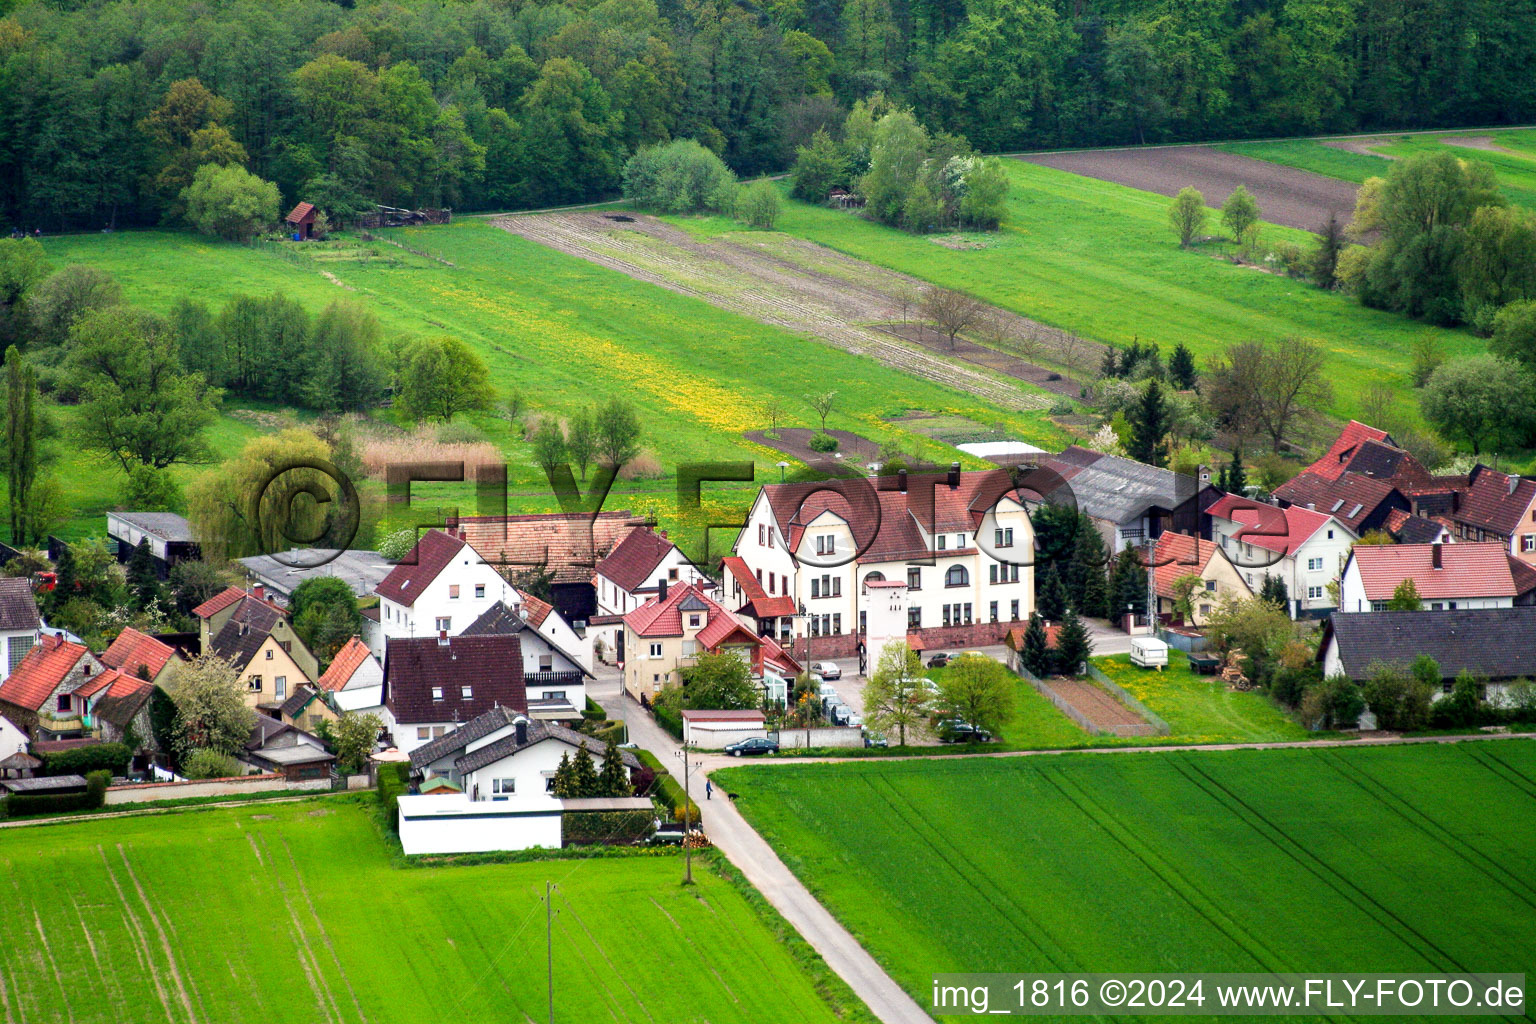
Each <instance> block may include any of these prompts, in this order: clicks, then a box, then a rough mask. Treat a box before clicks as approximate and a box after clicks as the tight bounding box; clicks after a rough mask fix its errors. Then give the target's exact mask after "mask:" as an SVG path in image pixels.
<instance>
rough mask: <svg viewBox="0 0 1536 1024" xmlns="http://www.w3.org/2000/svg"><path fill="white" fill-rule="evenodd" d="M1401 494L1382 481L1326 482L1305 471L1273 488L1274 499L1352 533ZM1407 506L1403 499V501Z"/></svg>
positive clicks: (1352, 476) (1353, 477) (1349, 477)
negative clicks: (1319, 515)
mask: <svg viewBox="0 0 1536 1024" xmlns="http://www.w3.org/2000/svg"><path fill="white" fill-rule="evenodd" d="M1394 494H1395V495H1398V496H1399V497H1400V498H1401V495H1402V491H1400V490H1398V489H1397V488H1396V487H1394V486H1393V485H1392V484H1390V483H1388V482H1387V481H1385V480H1378V479H1376V478H1375V477H1369V476H1363V475H1361V474H1359V473H1344V474H1342V475H1340V476H1338V477H1337V478H1333V479H1329V478H1327V477H1322V476H1319V475H1318V474H1316V473H1314V472H1312V471H1311V470H1307V471H1306V472H1304V473H1302V474H1300V475H1299V476H1297V477H1295V478H1293V479H1291V480H1289V481H1287V482H1286V483H1284V484H1281V485H1280V486H1279V487H1277V488H1275V497H1277V498H1279V499H1281V500H1282V501H1285V502H1288V503H1289V504H1292V505H1310V506H1312V507H1314V508H1315V509H1316V510H1317V511H1318V512H1326V513H1327V514H1329V515H1331V516H1334V517H1335V518H1336V519H1338V520H1339V521H1340V522H1341V523H1343V524H1344V525H1345V526H1347V527H1349V528H1350V529H1351V530H1353V531H1354V532H1355V533H1359V532H1360V524H1361V523H1362V522H1364V521H1365V520H1366V519H1368V518H1370V516H1371V515H1372V513H1374V512H1375V511H1376V510H1377V509H1378V508H1380V507H1381V505H1382V504H1383V503H1384V502H1388V501H1391V500H1392V496H1393V495H1394ZM1402 500H1403V501H1404V502H1405V503H1406V499H1402Z"/></svg>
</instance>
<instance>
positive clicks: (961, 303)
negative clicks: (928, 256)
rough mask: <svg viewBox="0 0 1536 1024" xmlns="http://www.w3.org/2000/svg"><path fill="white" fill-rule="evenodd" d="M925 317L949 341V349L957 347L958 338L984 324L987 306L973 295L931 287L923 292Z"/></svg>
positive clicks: (950, 289) (935, 286)
mask: <svg viewBox="0 0 1536 1024" xmlns="http://www.w3.org/2000/svg"><path fill="white" fill-rule="evenodd" d="M922 311H923V316H925V317H927V318H928V320H929V322H930V323H932V324H933V326H934V327H936V328H938V331H939V333H940V334H942V335H944V336H945V337H946V338H948V339H949V347H950V348H954V347H956V341H955V339H956V337H957V336H958V335H959V334H960V332H961V331H968V330H971V329H972V328H974V327H976V326H977V325H978V324H980V323H981V322H982V320H983V319H984V318H985V317H986V315H987V307H986V304H985V303H983V302H982V301H981V300H980V299H977V298H976V297H975V296H973V295H969V294H967V293H965V292H962V291H956V290H955V289H953V288H940V287H939V286H938V285H929V286H928V287H927V288H926V289H924V291H923V304H922Z"/></svg>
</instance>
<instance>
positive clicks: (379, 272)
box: [45, 219, 1065, 534]
mask: <svg viewBox="0 0 1536 1024" xmlns="http://www.w3.org/2000/svg"><path fill="white" fill-rule="evenodd" d="M391 234H392V236H393V237H394V238H396V239H398V240H400V241H402V242H404V243H405V244H407V245H409V246H411V247H412V248H415V249H419V250H422V251H425V252H429V253H430V254H431V256H432V257H435V258H424V257H422V256H418V255H413V254H411V253H407V252H404V251H402V250H400V249H398V248H396V247H394V246H390V245H386V244H384V243H380V242H375V243H372V244H360V243H356V242H346V243H342V244H341V245H339V246H320V245H314V246H295V245H288V244H269V245H263V246H257V247H251V246H240V245H234V244H228V243H218V242H211V241H209V240H207V239H203V238H198V237H195V236H192V235H187V234H179V233H171V232H135V233H128V232H124V233H119V234H115V235H79V236H67V237H59V238H53V239H47V240H45V244H46V246H47V249H48V254H49V257H50V259H51V260H52V261H53V262H54V264H55V265H56V266H63V265H66V264H69V263H88V264H92V265H95V266H99V267H101V268H103V269H105V270H107V271H110V272H111V273H112V274H113V275H114V276H116V277H117V278H118V280H119V281H120V282H121V283H122V285H123V290H124V294H125V297H126V300H127V301H129V302H133V303H137V304H140V305H143V306H145V307H147V308H150V309H158V310H165V309H168V308H169V307H170V306H171V305H172V304H173V303H174V302H175V301H176V300H177V299H179V298H180V297H182V296H184V295H191V296H193V297H195V298H198V299H200V300H202V301H204V302H206V303H208V304H209V305H210V306H212V307H214V308H215V309H217V308H218V307H219V306H220V305H222V304H223V303H224V302H225V301H227V300H228V299H229V298H231V297H232V296H235V295H238V294H241V293H254V294H264V293H267V292H271V291H274V290H281V291H283V292H285V293H286V294H288V295H290V296H292V297H293V298H295V299H298V300H299V301H301V302H303V303H304V304H305V305H306V306H307V307H308V308H309V309H310V310H312V311H314V312H318V311H319V310H320V309H321V308H323V307H324V306H325V305H326V304H327V303H329V302H331V301H333V300H335V299H349V300H354V301H357V302H361V303H363V304H364V305H366V306H367V307H368V308H370V309H371V310H373V311H374V313H375V314H376V315H377V316H378V317H379V319H380V321H381V322H382V324H383V326H384V329H385V331H386V332H389V333H391V334H406V335H424V334H432V333H442V334H452V335H455V336H457V337H460V338H462V339H463V340H465V341H466V342H467V343H469V344H470V345H471V346H472V347H474V348H475V350H476V351H477V352H478V353H479V354H480V356H481V357H482V358H483V359H484V360H485V361H486V364H487V366H488V367H489V369H490V376H491V381H492V384H493V386H494V387H495V389H496V390H497V392H498V395H499V396H505V395H507V394H510V393H512V392H514V391H515V392H517V393H519V394H520V395H521V396H522V397H523V398H524V400H525V402H526V403H527V407H528V408H529V409H530V410H533V411H538V412H545V411H548V412H553V413H554V414H556V415H564V414H569V413H571V412H574V411H576V410H577V409H578V408H581V407H582V406H584V405H586V404H587V403H590V402H594V401H602V400H605V399H607V398H608V397H610V396H613V395H622V396H624V397H627V398H629V399H630V400H632V401H633V402H634V403H635V404H636V406H637V407H638V409H639V412H640V417H641V424H642V428H643V431H644V435H645V436H644V442H643V443H644V446H645V447H646V449H648V451H649V452H650V454H651V455H652V456H653V457H654V459H655V460H656V462H657V463H659V466H660V469H659V472H658V473H656V474H655V475H654V476H653V477H652V478H651V479H640V480H635V481H620V482H619V483H617V484H616V485H615V488H614V493H613V495H612V496H611V497H610V498H609V501H608V504H607V507H609V508H619V507H629V508H632V509H634V510H635V511H637V512H642V513H650V514H654V515H655V516H656V517H657V518H658V519H660V520H661V521H662V523H663V524H664V525H673V526H675V527H676V526H680V527H682V528H683V529H685V530H688V529H690V528H692V527H695V526H696V524H695V523H691V522H689V521H685V520H684V519H682V518H680V517H679V515H678V513H677V511H676V484H675V475H674V468H675V467H676V466H677V465H678V464H681V463H685V462H700V461H707V462H722V461H743V462H750V463H752V464H753V466H754V468H755V477H756V481H757V483H761V482H763V481H766V480H775V481H776V480H777V479H778V471H777V469H776V468H775V466H776V464H777V463H778V462H779V461H780V460H781V459H782V458H783V456H782V455H781V454H780V453H778V452H777V451H774V450H773V449H771V448H768V447H765V446H763V445H759V444H756V443H753V442H750V441H747V440H745V439H744V438H743V437H742V433H743V432H744V431H750V430H761V429H766V428H767V427H768V426H769V417H768V406H769V403H770V402H772V401H774V400H778V401H780V402H781V403H782V404H783V406H784V409H785V415H784V419H783V425H803V426H812V425H815V423H816V419H815V417H814V414H813V412H812V410H811V409H810V407H809V405H808V404H807V403H806V402H805V401H804V396H805V395H809V394H813V393H820V392H823V391H826V390H829V389H835V390H836V391H837V392H838V403H837V408H836V410H835V411H834V412H833V414H832V416H831V417H830V418H829V419H828V423H827V425H828V426H829V427H835V428H841V429H845V430H850V431H853V432H855V433H858V434H861V435H863V436H866V437H870V438H872V439H875V440H886V439H891V440H896V441H898V442H900V443H902V444H903V445H904V446H905V447H906V448H907V449H908V450H912V451H916V452H920V453H923V454H927V455H929V456H930V457H933V458H941V459H943V460H945V461H947V460H949V459H951V458H955V457H960V456H959V455H958V453H956V452H954V450H953V449H951V448H948V447H947V446H944V445H940V444H937V443H935V442H932V441H930V440H929V439H927V438H924V437H923V436H922V435H920V434H917V433H914V432H911V431H908V430H906V429H905V428H903V427H902V426H901V425H900V424H896V423H889V422H887V421H886V419H885V417H888V416H896V415H900V414H902V413H904V412H907V411H910V410H925V411H929V412H932V413H935V414H940V415H953V416H965V417H969V418H971V419H974V420H976V421H977V422H981V423H986V424H992V423H1004V424H1005V425H1006V427H1007V429H1009V430H1010V431H1011V432H1013V433H1015V434H1017V435H1018V436H1019V437H1021V438H1024V439H1026V440H1029V441H1032V442H1034V443H1036V444H1040V445H1042V446H1044V447H1050V446H1052V445H1056V446H1059V445H1060V444H1062V443H1065V436H1064V435H1063V434H1062V433H1061V431H1060V430H1059V429H1058V428H1056V427H1055V426H1054V425H1053V424H1052V423H1051V422H1050V421H1049V420H1048V419H1046V417H1045V416H1044V415H1043V414H1042V413H1038V412H1030V413H1022V412H1018V411H1016V410H1008V409H1003V408H999V407H996V406H991V405H988V404H987V403H986V402H984V401H982V400H980V399H977V398H975V397H973V396H970V395H966V394H964V393H961V392H958V391H952V390H950V389H948V388H945V387H942V386H940V385H937V384H934V383H930V382H927V381H922V380H919V379H916V378H913V377H909V376H907V375H906V374H903V373H901V372H900V371H897V370H894V369H891V368H888V367H885V366H882V365H880V364H877V363H875V362H873V361H872V360H868V359H864V358H861V357H859V356H855V355H851V354H849V353H846V352H842V351H839V350H837V349H834V348H832V347H830V346H828V345H824V344H822V343H820V342H818V341H815V340H813V339H811V338H806V337H800V336H798V335H795V334H792V333H789V332H787V331H784V330H782V329H779V328H776V327H772V326H768V325H766V324H762V323H759V322H757V321H755V320H752V319H749V318H746V317H744V316H741V315H738V314H735V313H731V312H727V311H724V310H720V309H717V308H715V307H713V306H710V305H709V304H707V303H705V302H703V301H700V300H697V299H693V298H689V297H685V296H681V295H677V294H675V293H672V292H669V291H666V290H664V289H662V288H659V287H656V286H653V285H650V284H646V283H642V282H638V281H634V280H632V279H630V278H628V277H626V276H624V275H623V274H621V273H618V272H617V271H613V270H609V269H606V268H604V267H600V266H597V265H595V264H592V263H589V262H586V261H584V260H581V259H577V258H575V257H571V256H566V255H563V254H561V253H558V252H556V251H554V250H552V249H549V248H546V247H544V246H541V245H538V244H536V243H533V242H529V241H527V240H524V239H521V238H518V237H516V236H513V235H511V234H509V233H508V232H505V231H503V230H501V229H499V228H496V227H493V226H492V225H491V224H490V223H489V222H487V221H485V220H473V219H470V220H463V221H461V222H459V223H456V224H453V225H451V226H448V227H434V228H429V229H415V230H403V231H397V232H392V233H391ZM229 405H230V407H231V408H232V409H233V408H236V407H237V406H238V403H234V402H231V403H229ZM388 415H389V414H388V413H384V414H383V416H384V417H385V418H388ZM468 419H469V421H470V422H473V423H474V424H476V425H477V426H479V427H480V428H481V429H482V430H483V431H484V433H485V434H486V436H487V437H488V439H489V440H491V441H492V442H493V443H495V444H496V445H498V446H499V447H500V448H501V450H502V451H503V452H504V453H505V454H506V457H507V461H508V463H509V475H510V489H511V492H512V493H511V497H510V508H511V509H512V510H513V511H525V512H537V511H548V510H552V509H554V508H555V507H556V505H555V500H554V498H553V496H552V495H551V494H550V493H549V489H548V485H547V483H545V482H544V480H543V476H542V473H541V472H540V471H539V470H538V468H537V467H536V465H535V463H534V460H533V455H532V451H531V448H530V446H528V445H526V444H524V443H523V441H522V439H521V436H520V435H521V432H520V430H519V431H518V432H517V434H516V435H514V432H513V428H512V427H511V426H509V425H508V424H507V423H505V422H503V421H501V420H499V419H497V418H496V417H494V416H491V415H483V416H471V417H468ZM254 432H255V430H254V429H253V428H252V427H250V425H249V424H247V423H244V422H241V421H239V420H233V421H231V420H229V419H228V418H226V419H225V420H224V421H222V422H221V424H220V426H219V427H218V428H217V429H216V430H215V431H214V432H213V433H212V435H211V440H213V441H214V443H215V447H216V448H217V449H218V450H219V452H220V454H222V455H228V454H230V453H231V452H233V451H234V450H236V449H237V448H238V446H239V445H240V444H241V443H242V442H243V441H244V440H245V439H246V438H247V437H249V436H251V434H252V433H254ZM974 464H975V465H977V466H980V465H983V464H982V463H974ZM68 468H69V476H70V478H71V482H70V498H71V500H72V502H73V503H74V507H75V509H76V510H77V512H78V518H77V519H76V520H75V522H74V523H72V524H71V530H72V531H73V532H74V533H77V534H79V533H85V532H89V531H91V530H99V529H100V526H99V524H100V518H99V516H100V512H101V511H103V510H104V509H106V508H109V507H112V506H113V504H114V502H115V498H116V494H117V491H118V488H119V486H120V481H119V474H118V472H117V471H116V470H115V469H113V468H112V467H110V466H108V465H106V464H104V463H101V462H97V461H94V460H90V459H88V458H87V457H84V456H80V455H72V456H71V457H70V459H69V461H68ZM191 472H192V470H191V469H187V470H182V471H181V475H182V476H183V477H186V476H190V474H191ZM755 489H756V484H742V483H738V484H707V485H705V489H704V503H703V508H702V510H701V512H700V514H699V516H698V517H696V518H699V519H702V520H703V521H706V522H710V523H722V522H739V521H740V518H741V517H742V515H744V513H745V511H746V507H747V505H748V503H749V502H750V499H751V495H752V494H753V493H755ZM414 493H416V494H419V495H421V498H422V500H423V501H425V502H427V503H433V502H436V503H439V504H452V503H458V504H460V505H462V506H463V507H464V508H465V510H466V511H468V510H471V509H473V508H474V492H473V489H472V485H470V484H464V485H462V486H460V485H437V486H435V487H418V488H415V489H414Z"/></svg>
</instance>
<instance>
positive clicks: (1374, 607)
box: [1371, 601, 1387, 612]
mask: <svg viewBox="0 0 1536 1024" xmlns="http://www.w3.org/2000/svg"><path fill="white" fill-rule="evenodd" d="M1386 610H1387V602H1385V601H1372V602H1371V611H1373V612H1384V611H1386Z"/></svg>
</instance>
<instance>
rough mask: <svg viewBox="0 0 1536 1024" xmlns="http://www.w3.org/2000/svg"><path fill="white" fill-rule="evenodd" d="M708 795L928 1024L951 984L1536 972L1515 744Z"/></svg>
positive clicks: (734, 777) (757, 787)
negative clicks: (1024, 978)
mask: <svg viewBox="0 0 1536 1024" xmlns="http://www.w3.org/2000/svg"><path fill="white" fill-rule="evenodd" d="M712 778H713V781H714V783H715V786H716V787H717V788H724V789H725V790H727V791H728V792H729V793H731V794H732V795H733V796H734V797H735V806H736V807H737V808H739V809H740V810H741V811H742V813H743V814H745V815H746V817H747V819H748V820H749V821H750V822H751V823H752V824H753V825H754V826H755V827H756V828H757V829H758V831H759V832H761V833H762V834H763V835H764V836H765V838H767V839H768V841H769V842H770V843H771V844H772V845H773V846H774V849H775V850H776V851H777V852H778V853H779V856H780V857H781V858H783V860H784V862H785V864H787V865H788V866H789V867H790V869H791V870H792V871H794V872H795V874H796V875H797V876H798V877H799V878H800V879H801V880H802V881H803V882H804V883H805V884H806V885H807V886H808V887H809V888H810V889H811V891H812V892H813V893H815V894H816V895H817V897H818V898H819V899H821V900H822V902H823V903H824V904H825V905H826V906H827V907H828V908H829V909H831V910H832V912H833V913H834V914H835V915H836V916H837V917H838V919H839V920H840V921H842V922H843V924H845V925H846V926H847V927H848V928H849V930H850V931H851V932H852V933H853V934H854V935H855V936H856V937H857V938H858V939H859V940H860V941H861V942H862V943H863V944H864V946H865V948H867V949H868V950H870V952H871V953H872V954H873V955H874V956H875V958H876V959H877V960H878V961H880V963H881V964H882V965H884V967H885V968H886V969H887V970H888V971H890V972H891V973H892V975H893V976H894V977H895V978H896V980H897V981H898V982H899V983H900V984H902V985H903V986H904V987H905V988H906V990H907V991H908V992H909V993H910V994H911V995H912V996H913V997H914V998H915V999H917V1000H918V1001H919V1003H920V1004H922V1005H924V1006H925V1007H926V1006H927V1005H928V1002H929V998H930V993H931V984H932V977H933V975H934V974H936V973H952V972H953V973H960V972H1008V973H1013V972H1036V971H1039V972H1067V973H1073V972H1081V971H1124V972H1148V973H1154V972H1159V973H1160V972H1170V971H1244V972H1271V971H1274V972H1280V971H1307V972H1344V971H1383V972H1416V971H1438V970H1447V971H1469V972H1472V971H1513V972H1526V973H1530V972H1532V971H1533V970H1536V934H1533V932H1532V930H1531V928H1530V922H1531V919H1532V914H1533V912H1536V881H1533V880H1536V815H1533V814H1532V813H1531V811H1532V800H1533V799H1536V782H1533V779H1536V744H1532V743H1530V742H1526V741H1513V742H1474V743H1461V744H1451V745H1443V746H1411V747H1404V746H1396V747H1376V748H1353V749H1350V748H1345V749H1279V750H1245V751H1201V752H1194V753H1172V752H1170V753H1149V754H1059V755H1046V756H1038V757H1012V758H973V759H962V760H956V759H950V758H940V759H929V760H926V761H920V762H914V761H907V762H890V761H880V762H861V763H858V764H841V765H777V766H775V765H759V766H752V767H743V768H731V769H727V770H721V771H716V772H715V773H714V774H713V776H712ZM850 808H858V813H849V809H850Z"/></svg>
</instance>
